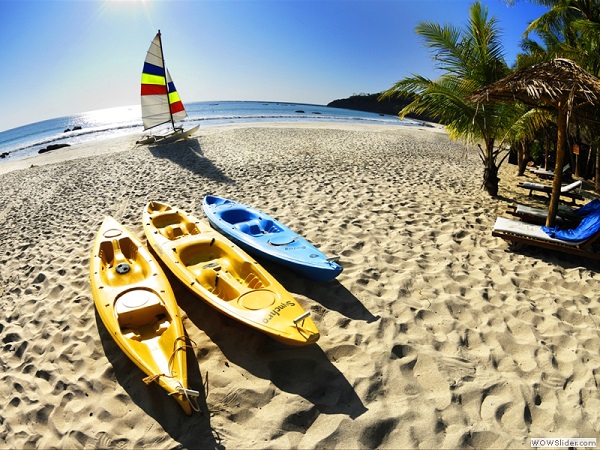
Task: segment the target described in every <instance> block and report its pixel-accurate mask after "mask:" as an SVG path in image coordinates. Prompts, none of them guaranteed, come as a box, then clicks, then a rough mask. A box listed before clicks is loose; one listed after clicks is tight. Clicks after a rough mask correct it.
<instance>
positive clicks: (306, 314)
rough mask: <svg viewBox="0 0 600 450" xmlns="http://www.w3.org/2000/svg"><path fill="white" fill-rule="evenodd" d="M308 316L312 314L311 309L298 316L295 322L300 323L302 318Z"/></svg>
mask: <svg viewBox="0 0 600 450" xmlns="http://www.w3.org/2000/svg"><path fill="white" fill-rule="evenodd" d="M308 316H310V311H306V312H305V313H304V314H302V315H301V316H298V317H296V318H295V319H294V324H296V325H298V322H300V321H301V320H304V319H306V318H307V317H308Z"/></svg>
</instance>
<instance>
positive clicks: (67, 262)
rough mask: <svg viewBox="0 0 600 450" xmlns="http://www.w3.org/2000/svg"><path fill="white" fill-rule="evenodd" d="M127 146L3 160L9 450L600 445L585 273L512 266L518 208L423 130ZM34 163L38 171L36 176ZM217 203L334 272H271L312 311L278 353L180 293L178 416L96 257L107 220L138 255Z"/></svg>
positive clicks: (4, 412)
mask: <svg viewBox="0 0 600 450" xmlns="http://www.w3.org/2000/svg"><path fill="white" fill-rule="evenodd" d="M134 141H135V137H127V138H118V139H115V140H112V141H106V142H100V143H93V144H83V145H79V146H77V147H71V148H66V149H61V150H57V151H56V152H51V153H48V154H45V155H41V156H39V157H35V158H33V159H29V160H23V161H17V162H6V163H0V185H1V186H2V190H1V194H0V299H1V312H0V341H1V343H2V345H3V352H2V353H1V354H0V365H1V366H2V372H1V375H0V376H1V379H0V381H1V382H0V398H1V399H3V400H0V401H2V408H1V411H0V447H9V448H23V447H27V448H34V447H37V448H48V447H58V448H107V447H111V448H112V447H117V448H134V447H135V448H139V447H147V448H173V447H177V446H181V447H185V448H213V447H218V448H260V449H262V448H274V449H275V448H276V449H280V448H348V449H355V448H442V447H443V448H456V447H461V448H530V437H551V436H554V437H596V438H600V434H599V431H598V430H600V395H599V393H598V387H599V386H600V331H599V330H600V303H599V300H598V297H599V295H598V293H599V292H600V277H599V275H598V265H597V263H593V262H590V261H586V260H582V259H580V258H576V257H572V256H566V255H562V254H553V253H552V252H548V251H542V250H536V249H532V250H525V251H523V252H521V253H512V252H509V251H507V244H506V243H505V242H504V241H502V240H501V239H497V238H494V237H492V236H491V228H492V225H493V223H494V221H495V219H496V217H497V216H498V215H500V214H503V213H504V211H506V209H507V207H508V205H509V202H512V201H516V202H520V201H523V200H527V201H529V202H530V203H531V201H532V200H531V199H528V198H527V197H526V194H527V192H526V191H522V192H519V190H518V189H516V188H514V186H516V184H517V178H516V177H515V176H514V172H515V168H514V166H508V165H507V166H505V167H504V168H503V171H502V173H501V176H502V183H501V190H500V194H501V195H503V196H505V198H504V199H491V198H490V197H489V196H488V195H487V194H486V193H485V192H484V191H483V190H482V189H481V178H482V165H481V162H480V160H479V158H478V156H477V152H476V150H475V149H474V148H471V149H466V148H465V147H464V146H463V145H461V144H458V143H453V142H449V140H448V138H447V137H446V135H445V134H444V133H440V132H437V131H435V130H431V129H417V128H401V127H389V126H375V125H372V126H366V125H362V126H356V125H344V124H324V123H322V124H302V125H290V124H279V125H270V126H255V127H217V128H210V129H204V130H201V132H200V133H199V134H198V137H197V138H195V139H191V140H189V141H186V142H183V143H177V144H172V145H170V146H165V147H156V148H147V147H136V146H135V144H134ZM32 164H33V165H34V167H31V166H32ZM209 193H211V194H216V195H220V196H224V197H229V198H233V199H235V200H237V201H240V202H242V203H246V204H250V205H252V206H255V207H257V208H259V209H262V210H264V211H265V212H267V213H268V214H270V215H272V216H274V217H277V218H278V219H280V220H281V221H282V222H284V223H285V224H286V225H288V226H290V227H291V228H292V229H294V230H295V231H297V232H299V233H300V234H303V235H304V236H305V237H307V238H308V239H310V240H311V241H312V242H313V243H315V244H316V245H317V246H319V247H320V248H321V249H322V250H323V251H324V252H325V253H327V254H332V255H333V254H338V255H340V256H341V264H342V265H343V267H344V272H343V273H342V274H341V275H340V276H339V278H338V279H337V280H336V281H333V282H330V283H327V284H323V285H316V284H314V283H311V282H310V281H307V280H305V279H302V278H300V277H298V276H296V275H294V274H293V273H291V272H288V271H286V270H284V269H280V268H277V267H275V266H273V265H266V267H267V268H268V269H269V270H271V271H272V273H273V274H274V275H276V277H277V278H278V279H279V280H280V281H281V282H282V284H283V285H284V286H285V287H287V288H288V290H290V292H292V294H293V295H294V296H295V297H297V298H298V299H299V300H300V302H301V303H302V304H303V306H304V307H305V309H310V310H311V312H312V316H313V318H314V320H315V323H316V324H317V326H318V327H319V329H320V331H321V339H320V341H319V342H318V344H317V345H314V346H311V347H305V348H288V347H285V346H283V345H282V344H278V343H276V342H274V341H272V340H270V339H269V338H268V337H266V336H263V335H262V334H259V333H257V332H254V331H252V330H250V329H248V328H245V327H243V326H241V325H238V324H237V323H236V322H233V321H232V320H229V319H227V318H225V317H224V316H221V315H219V314H218V313H217V312H214V311H213V310H212V309H211V308H209V307H208V306H205V304H204V303H203V302H202V301H201V300H199V299H197V298H195V297H194V296H193V295H192V294H190V293H189V292H188V291H187V290H185V289H184V288H183V287H182V286H181V285H180V284H178V282H177V281H176V280H174V279H173V280H172V284H173V288H174V290H175V293H176V296H177V299H178V301H179V305H180V307H181V309H182V310H183V311H184V312H185V320H184V325H185V327H186V329H187V332H188V333H189V335H190V337H191V339H192V340H194V341H195V343H196V344H197V347H196V348H195V350H194V353H191V354H190V355H189V360H188V361H189V363H188V364H189V371H190V374H189V377H190V387H191V388H194V389H198V390H200V391H203V395H201V404H202V409H203V411H204V414H195V415H193V416H191V417H187V416H185V415H184V413H183V411H182V410H181V409H180V407H179V406H178V405H177V404H176V402H175V401H174V400H173V399H170V398H168V397H167V396H166V394H165V393H164V391H162V390H161V389H160V388H159V387H158V386H155V385H152V386H146V385H145V384H144V383H143V382H142V378H143V377H144V375H143V374H142V372H141V371H139V370H138V369H137V368H136V367H135V366H134V365H133V364H132V363H131V362H129V360H128V359H127V358H126V357H125V356H124V355H123V354H122V353H121V352H120V350H119V349H118V347H117V346H116V344H114V342H112V340H111V339H110V336H109V335H108V334H107V332H106V330H105V329H104V326H103V325H102V323H101V321H100V320H99V319H98V318H97V316H96V314H95V310H94V304H93V301H92V298H91V292H90V286H89V281H88V270H89V252H90V248H91V244H92V240H93V238H94V236H95V234H96V231H97V230H98V227H99V226H100V223H101V222H102V220H103V218H104V216H105V215H108V214H110V215H112V216H114V217H115V218H116V219H117V220H119V221H120V222H122V223H123V224H124V225H126V226H127V227H129V228H130V229H131V230H132V231H133V232H134V233H136V235H137V236H138V237H139V238H140V239H142V241H143V242H145V239H144V237H143V231H142V226H141V222H140V221H141V215H142V207H143V206H144V205H145V204H146V203H147V202H148V201H149V200H151V199H155V200H160V201H165V202H168V203H170V204H172V205H175V206H177V207H179V208H181V209H183V210H186V211H189V212H191V213H194V214H196V215H198V216H202V210H201V201H202V198H203V196H204V195H206V194H209Z"/></svg>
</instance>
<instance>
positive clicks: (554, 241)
mask: <svg viewBox="0 0 600 450" xmlns="http://www.w3.org/2000/svg"><path fill="white" fill-rule="evenodd" d="M584 220H585V219H584ZM584 220H582V224H583V222H584ZM580 226H581V225H580ZM542 228H545V227H542V226H541V225H535V224H530V223H527V222H522V221H520V220H512V219H508V218H506V217H498V218H497V219H496V223H495V224H494V228H493V230H492V236H495V237H499V238H502V239H504V240H506V241H508V242H509V243H510V244H511V248H512V249H513V250H518V249H519V248H521V247H523V246H524V245H529V246H534V247H541V248H546V249H550V250H555V251H559V252H564V253H571V254H574V255H579V256H584V257H586V258H591V259H600V252H597V251H595V249H594V244H595V242H596V241H597V239H598V238H599V237H600V230H595V232H594V233H592V234H591V235H590V236H588V237H586V238H585V239H573V240H565V239H558V238H556V237H550V235H549V234H548V233H546V232H545V231H544V230H543V229H542ZM578 228H579V227H578ZM584 228H585V227H584Z"/></svg>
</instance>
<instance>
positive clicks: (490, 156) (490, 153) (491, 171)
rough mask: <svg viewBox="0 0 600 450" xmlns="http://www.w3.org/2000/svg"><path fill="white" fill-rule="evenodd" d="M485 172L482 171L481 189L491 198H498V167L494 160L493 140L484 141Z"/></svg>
mask: <svg viewBox="0 0 600 450" xmlns="http://www.w3.org/2000/svg"><path fill="white" fill-rule="evenodd" d="M485 151H486V154H485V162H486V166H485V170H484V171H483V187H484V188H485V190H486V191H487V192H488V194H490V195H491V196H492V197H496V196H498V187H499V184H500V178H498V167H497V166H496V161H495V159H494V139H493V138H489V139H486V140H485Z"/></svg>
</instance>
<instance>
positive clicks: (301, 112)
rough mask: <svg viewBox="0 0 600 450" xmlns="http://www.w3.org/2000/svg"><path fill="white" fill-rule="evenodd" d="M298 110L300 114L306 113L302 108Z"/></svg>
mask: <svg viewBox="0 0 600 450" xmlns="http://www.w3.org/2000/svg"><path fill="white" fill-rule="evenodd" d="M296 112H297V113H300V114H304V111H302V110H301V109H299V110H298V111H296Z"/></svg>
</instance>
